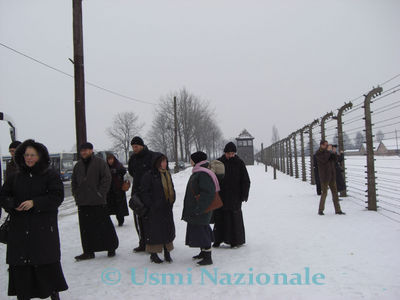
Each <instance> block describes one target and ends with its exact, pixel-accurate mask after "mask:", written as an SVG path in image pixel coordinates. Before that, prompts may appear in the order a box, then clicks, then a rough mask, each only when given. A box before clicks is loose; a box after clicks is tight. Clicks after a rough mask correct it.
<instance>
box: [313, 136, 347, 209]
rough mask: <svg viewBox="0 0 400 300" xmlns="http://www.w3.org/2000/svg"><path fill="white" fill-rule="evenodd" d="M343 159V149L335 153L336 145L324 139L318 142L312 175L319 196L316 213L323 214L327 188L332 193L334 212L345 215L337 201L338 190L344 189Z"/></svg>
mask: <svg viewBox="0 0 400 300" xmlns="http://www.w3.org/2000/svg"><path fill="white" fill-rule="evenodd" d="M343 160H344V153H343V151H341V152H340V154H338V153H337V146H336V145H331V144H328V142H327V141H326V140H322V141H321V142H320V147H319V149H318V150H317V152H316V153H315V154H314V161H313V165H314V175H315V179H316V187H317V194H318V195H320V196H321V198H320V202H319V208H318V214H319V215H321V216H322V215H324V210H325V200H326V197H327V195H328V188H329V189H330V190H331V193H332V200H333V205H334V208H335V214H337V215H345V213H344V212H343V211H342V209H341V207H340V203H339V195H338V192H341V191H343V190H345V189H346V185H345V181H344V178H343V174H342V173H343V170H342V167H341V162H342V161H343Z"/></svg>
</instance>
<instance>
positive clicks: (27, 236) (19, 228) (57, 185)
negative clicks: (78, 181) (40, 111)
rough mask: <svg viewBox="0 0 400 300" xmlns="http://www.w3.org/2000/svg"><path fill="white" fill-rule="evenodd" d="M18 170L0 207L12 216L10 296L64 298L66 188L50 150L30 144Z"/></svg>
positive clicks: (22, 150)
mask: <svg viewBox="0 0 400 300" xmlns="http://www.w3.org/2000/svg"><path fill="white" fill-rule="evenodd" d="M15 162H16V164H17V166H18V169H19V171H18V172H17V173H15V174H13V175H12V176H11V177H10V178H7V180H6V182H5V183H4V186H3V188H2V189H1V192H0V206H2V207H3V208H4V209H5V210H6V211H7V212H8V213H9V214H10V227H9V238H8V244H7V259H6V260H7V264H9V266H10V267H9V286H8V295H9V296H15V295H16V296H17V297H18V299H30V298H48V297H51V299H59V295H58V292H60V291H65V290H67V289H68V286H67V283H66V281H65V279H64V275H63V271H62V268H61V264H60V258H61V253H60V239H59V234H58V222H57V215H58V207H59V206H60V204H61V203H62V201H63V200H64V185H63V183H62V182H61V179H60V177H59V175H58V174H57V173H56V172H55V171H54V170H52V169H50V168H49V166H50V158H49V153H48V151H47V148H46V147H45V146H44V145H42V144H40V143H37V142H35V141H34V140H27V141H25V142H24V143H22V144H21V145H20V146H19V147H18V148H17V151H16V153H15Z"/></svg>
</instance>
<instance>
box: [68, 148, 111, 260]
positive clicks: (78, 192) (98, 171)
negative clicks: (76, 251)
mask: <svg viewBox="0 0 400 300" xmlns="http://www.w3.org/2000/svg"><path fill="white" fill-rule="evenodd" d="M80 156H81V159H80V160H79V161H78V163H77V164H76V165H75V167H74V171H73V173H72V181H71V187H72V195H73V196H74V198H75V202H76V205H77V206H78V217H79V227H80V232H81V241H82V248H83V254H81V255H78V256H76V257H75V259H76V260H77V261H80V260H87V259H92V258H94V257H95V252H100V251H108V256H109V257H113V256H115V249H117V248H118V237H117V234H116V232H115V228H114V225H113V223H112V221H111V218H110V216H109V215H108V209H107V193H108V190H109V189H110V184H111V173H110V170H109V168H108V166H107V163H106V162H105V161H104V160H103V159H101V158H99V157H97V156H95V155H94V154H93V145H92V144H91V143H84V144H83V145H81V146H80Z"/></svg>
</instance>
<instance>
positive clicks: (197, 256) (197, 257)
mask: <svg viewBox="0 0 400 300" xmlns="http://www.w3.org/2000/svg"><path fill="white" fill-rule="evenodd" d="M204 252H205V251H203V249H200V253H199V254H197V255H195V256H193V259H203V258H204Z"/></svg>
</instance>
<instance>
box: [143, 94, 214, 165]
mask: <svg viewBox="0 0 400 300" xmlns="http://www.w3.org/2000/svg"><path fill="white" fill-rule="evenodd" d="M174 96H176V97H177V106H178V109H177V117H178V152H180V159H181V160H185V161H188V160H189V156H190V153H191V152H192V150H194V149H195V150H203V151H206V152H208V153H209V155H210V157H211V156H212V157H215V156H216V154H215V152H216V149H217V145H218V144H219V142H220V140H221V139H222V132H221V129H220V128H219V126H218V125H217V122H216V121H215V114H214V112H213V111H211V110H210V106H209V103H208V102H205V101H202V100H201V99H200V98H198V97H197V96H195V95H193V94H191V93H190V92H189V91H188V90H187V89H186V88H182V89H180V90H179V91H178V92H174V93H170V94H168V95H166V96H164V97H162V98H161V100H160V104H159V106H158V109H157V110H156V113H155V114H156V115H155V118H154V120H153V124H152V128H151V130H150V132H149V134H148V135H149V136H148V138H149V140H150V143H151V145H152V147H153V148H154V149H156V150H157V149H158V150H159V151H163V152H164V153H166V154H167V155H172V154H173V151H174V144H173V142H174V135H173V131H174V110H173V99H174Z"/></svg>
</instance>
